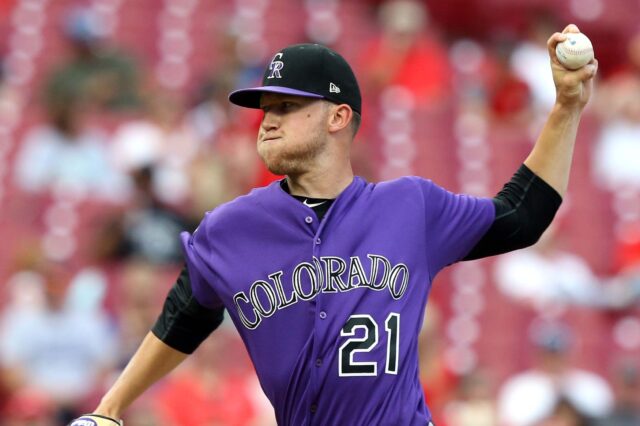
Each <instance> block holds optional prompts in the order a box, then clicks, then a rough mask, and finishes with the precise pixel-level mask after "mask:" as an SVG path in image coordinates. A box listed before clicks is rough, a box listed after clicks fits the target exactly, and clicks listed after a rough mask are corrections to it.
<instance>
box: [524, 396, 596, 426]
mask: <svg viewBox="0 0 640 426" xmlns="http://www.w3.org/2000/svg"><path fill="white" fill-rule="evenodd" d="M590 424H591V423H590V421H589V420H588V419H587V418H586V417H585V416H583V415H582V414H580V412H579V411H578V410H577V409H576V407H575V406H574V405H573V404H572V403H571V402H569V401H568V400H566V399H564V398H561V399H560V400H559V401H558V402H557V403H556V406H555V407H554V409H553V412H552V413H551V414H550V415H549V416H548V417H547V418H545V419H544V420H542V421H541V422H539V423H537V424H536V426H589V425H590Z"/></svg>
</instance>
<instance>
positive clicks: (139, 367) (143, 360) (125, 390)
mask: <svg viewBox="0 0 640 426" xmlns="http://www.w3.org/2000/svg"><path fill="white" fill-rule="evenodd" d="M188 356H189V355H188V354H185V353H183V352H180V351H178V350H176V349H174V348H172V347H171V346H169V345H167V344H166V343H164V342H163V341H162V340H160V339H158V338H157V337H156V336H155V335H154V334H153V333H151V332H150V333H148V334H147V336H146V337H145V338H144V340H143V341H142V344H141V345H140V347H139V348H138V350H137V351H136V353H135V354H134V355H133V357H132V358H131V360H130V361H129V364H127V366H126V368H125V369H124V371H123V372H122V374H121V375H120V377H118V379H117V380H116V382H115V383H114V384H113V386H112V387H111V389H109V391H108V392H107V393H106V394H105V395H104V397H103V398H102V400H101V401H100V404H99V405H98V407H97V408H96V410H95V412H94V414H99V415H103V416H108V417H111V418H114V419H118V418H120V416H121V415H122V412H123V411H124V410H126V409H127V407H129V405H131V404H132V403H133V402H134V401H135V400H136V398H138V397H139V396H140V395H141V394H142V393H143V392H144V391H145V390H147V389H148V388H149V387H150V386H151V385H153V384H154V383H155V382H157V381H158V380H160V379H161V378H162V377H164V376H165V375H167V374H168V373H169V372H170V371H172V370H173V369H174V368H175V367H177V366H178V365H179V364H180V363H181V362H182V361H184V360H185V358H187V357H188Z"/></svg>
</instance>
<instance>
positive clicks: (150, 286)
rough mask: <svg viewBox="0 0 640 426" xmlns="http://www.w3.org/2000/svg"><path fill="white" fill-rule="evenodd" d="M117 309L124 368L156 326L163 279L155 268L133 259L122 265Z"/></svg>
mask: <svg viewBox="0 0 640 426" xmlns="http://www.w3.org/2000/svg"><path fill="white" fill-rule="evenodd" d="M121 275H122V277H121V281H120V283H119V285H118V290H119V291H118V292H117V299H118V302H117V304H116V306H115V311H116V314H117V321H118V329H119V330H120V347H121V351H120V357H119V361H120V365H121V366H122V367H124V366H125V365H126V363H127V361H129V359H131V356H132V355H133V353H134V352H135V350H136V349H137V348H138V346H139V345H140V342H141V341H142V339H143V338H144V337H145V335H146V334H147V333H148V332H149V330H150V329H151V327H152V326H153V324H154V323H155V321H156V319H157V317H158V313H159V312H160V309H161V305H162V303H161V300H160V298H159V297H164V294H165V293H164V292H162V291H159V289H160V288H163V287H162V281H163V278H164V277H162V276H161V274H160V273H159V270H158V267H157V266H156V265H153V264H150V263H148V262H145V261H142V260H139V259H133V260H131V261H128V262H126V263H125V264H124V265H123V271H122V274H121Z"/></svg>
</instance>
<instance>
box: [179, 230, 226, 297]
mask: <svg viewBox="0 0 640 426" xmlns="http://www.w3.org/2000/svg"><path fill="white" fill-rule="evenodd" d="M180 239H181V240H182V247H183V251H184V258H185V263H186V266H187V270H188V271H189V280H190V282H191V290H192V292H193V296H194V297H195V298H196V300H197V301H198V303H200V304H201V305H202V306H205V307H207V308H210V309H221V308H223V307H224V305H223V303H222V301H221V300H220V298H219V297H218V295H217V294H216V292H215V290H214V288H213V285H214V283H215V282H216V280H217V279H216V273H215V271H214V270H213V269H212V268H211V266H210V265H208V264H207V262H206V261H205V259H206V253H207V252H209V251H210V247H209V241H208V239H207V238H206V235H205V232H199V231H198V229H196V230H195V232H194V233H193V234H189V233H188V232H183V233H181V234H180Z"/></svg>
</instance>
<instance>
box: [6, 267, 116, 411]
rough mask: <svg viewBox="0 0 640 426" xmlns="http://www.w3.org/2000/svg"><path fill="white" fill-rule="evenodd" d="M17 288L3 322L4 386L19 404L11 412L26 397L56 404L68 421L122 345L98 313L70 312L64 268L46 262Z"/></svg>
mask: <svg viewBox="0 0 640 426" xmlns="http://www.w3.org/2000/svg"><path fill="white" fill-rule="evenodd" d="M12 285H14V286H18V287H17V288H15V289H13V292H14V295H15V296H16V298H14V299H13V300H11V301H10V302H9V305H8V307H7V309H6V311H5V312H4V313H3V315H2V317H0V364H1V365H2V366H3V368H4V372H5V376H4V377H3V378H2V380H3V381H4V382H5V383H6V384H8V388H9V389H10V390H13V391H14V395H13V397H14V398H17V399H16V400H15V401H11V400H10V401H9V404H8V407H9V408H10V407H12V406H15V407H21V406H23V405H22V404H26V403H27V402H23V399H24V398H25V395H27V396H28V395H42V396H44V397H46V399H48V400H49V401H51V402H52V403H53V404H54V407H55V415H56V418H58V419H59V421H60V422H65V421H68V420H70V419H72V418H73V417H74V416H76V415H78V414H79V412H80V411H81V410H82V409H83V408H84V406H83V403H85V402H86V401H85V398H88V397H90V395H91V393H92V392H93V391H95V389H96V387H98V386H100V385H101V384H102V380H103V379H104V377H105V375H106V374H107V373H108V372H109V371H110V369H111V368H112V367H113V364H114V357H115V352H116V348H117V344H116V341H115V339H114V337H115V336H114V333H113V330H112V328H111V325H110V323H109V321H108V320H107V317H106V316H105V313H104V312H103V311H102V310H100V309H99V308H98V309H78V308H77V307H75V306H74V307H72V306H70V304H69V301H68V297H67V296H68V291H67V289H68V286H69V276H68V271H65V268H64V266H63V265H57V264H53V263H50V262H46V261H42V262H41V263H39V264H38V265H36V266H35V267H34V268H33V270H32V271H29V272H23V273H22V275H21V276H20V280H19V281H13V283H12ZM23 289H24V290H26V291H28V292H30V293H33V294H31V295H24V294H22V290H23ZM25 296H26V297H25ZM30 299H31V300H30ZM25 300H27V301H29V300H30V302H29V305H27V306H29V308H25ZM25 392H28V393H27V394H25ZM38 398H39V397H38ZM27 399H28V401H29V403H34V402H33V398H27ZM21 401H22V402H21ZM12 404H15V405H12ZM13 414H16V413H9V415H13ZM18 414H19V413H18Z"/></svg>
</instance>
